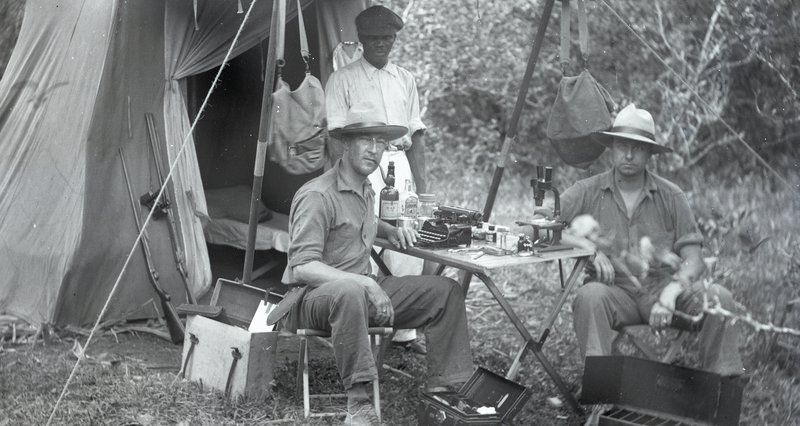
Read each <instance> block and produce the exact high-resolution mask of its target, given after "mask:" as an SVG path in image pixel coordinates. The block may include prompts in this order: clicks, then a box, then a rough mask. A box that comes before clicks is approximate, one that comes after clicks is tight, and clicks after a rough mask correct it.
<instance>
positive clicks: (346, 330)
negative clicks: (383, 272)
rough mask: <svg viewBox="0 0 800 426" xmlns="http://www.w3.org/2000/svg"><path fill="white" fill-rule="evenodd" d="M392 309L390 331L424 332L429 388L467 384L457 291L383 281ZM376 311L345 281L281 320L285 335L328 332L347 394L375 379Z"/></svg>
mask: <svg viewBox="0 0 800 426" xmlns="http://www.w3.org/2000/svg"><path fill="white" fill-rule="evenodd" d="M378 283H379V285H380V286H381V288H382V289H383V290H384V291H385V292H386V294H387V295H388V296H389V298H390V299H391V301H392V306H393V307H394V328H398V329H411V328H424V329H425V338H426V341H427V342H428V383H427V385H428V386H446V385H452V384H457V383H463V382H465V381H467V380H468V379H469V378H470V376H471V375H472V371H473V365H472V352H471V350H470V347H469V335H468V332H467V314H466V310H465V307H464V295H463V292H462V290H461V286H459V285H458V283H457V282H455V281H454V280H452V279H449V278H444V277H439V276H405V277H386V278H383V279H381V280H379V281H378ZM374 317H375V308H374V306H372V304H371V303H370V302H369V300H368V299H367V294H366V291H365V290H364V288H363V287H361V286H360V285H358V284H354V283H352V282H351V281H349V280H337V281H331V282H328V283H325V284H322V285H320V286H318V287H316V288H313V289H308V290H307V291H306V294H305V296H304V297H303V301H302V302H301V303H299V304H298V305H295V306H294V308H292V312H290V313H289V315H288V316H287V318H286V319H285V320H284V326H285V327H286V328H287V329H289V330H296V329H298V328H314V329H319V330H329V331H330V332H331V337H332V340H333V353H334V356H335V357H336V365H337V367H338V369H339V376H340V377H341V379H342V383H343V384H344V386H345V388H346V389H349V388H350V387H351V386H352V385H353V384H354V383H358V382H369V381H371V380H374V379H375V378H377V377H378V370H377V368H376V367H375V360H374V358H373V357H372V350H371V348H370V343H369V335H368V333H367V329H368V328H369V326H384V325H388V324H374V323H373V320H374Z"/></svg>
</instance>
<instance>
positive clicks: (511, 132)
mask: <svg viewBox="0 0 800 426" xmlns="http://www.w3.org/2000/svg"><path fill="white" fill-rule="evenodd" d="M554 3H555V0H547V3H545V5H544V13H542V20H541V22H540V23H539V29H538V31H537V32H536V38H534V40H533V48H532V49H531V54H530V56H529V57H528V65H527V67H526V68H525V75H524V76H523V77H522V84H521V85H520V87H519V92H518V94H517V103H516V105H515V106H514V113H513V114H512V115H511V121H510V122H509V123H508V129H507V130H506V134H505V136H503V148H502V150H501V151H500V162H499V163H498V164H497V167H496V168H495V170H494V176H493V177H492V184H491V186H490V187H489V195H488V196H487V197H486V204H485V205H484V207H483V220H484V221H488V220H489V217H490V216H491V215H492V208H493V207H494V200H495V198H496V197H497V190H498V189H499V188H500V180H501V179H503V171H504V170H505V168H506V161H508V154H509V152H511V145H512V144H513V142H514V139H516V138H517V124H518V123H519V116H520V115H521V114H522V107H523V106H525V98H526V97H527V96H528V87H530V84H531V77H532V75H533V69H534V68H535V67H536V60H537V59H538V58H539V51H540V50H542V42H544V35H545V32H546V31H547V23H548V22H549V21H550V15H552V13H553V4H554Z"/></svg>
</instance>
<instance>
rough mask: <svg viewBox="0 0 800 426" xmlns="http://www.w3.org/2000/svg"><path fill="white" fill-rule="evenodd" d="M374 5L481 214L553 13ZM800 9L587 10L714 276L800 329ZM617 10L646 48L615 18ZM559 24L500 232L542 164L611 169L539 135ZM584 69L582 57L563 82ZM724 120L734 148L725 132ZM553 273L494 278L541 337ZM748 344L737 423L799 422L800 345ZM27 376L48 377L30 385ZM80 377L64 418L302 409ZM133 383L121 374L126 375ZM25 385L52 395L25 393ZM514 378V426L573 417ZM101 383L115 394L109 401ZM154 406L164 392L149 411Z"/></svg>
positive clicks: (506, 195) (3, 7) (437, 169)
mask: <svg viewBox="0 0 800 426" xmlns="http://www.w3.org/2000/svg"><path fill="white" fill-rule="evenodd" d="M382 3H384V4H386V5H387V6H389V7H391V8H392V9H394V10H397V11H398V12H400V13H401V14H402V15H403V17H404V19H405V21H406V27H405V29H404V30H403V31H402V32H401V33H400V34H399V38H398V41H397V43H396V47H395V52H394V60H395V61H396V62H397V63H399V64H401V65H402V66H404V67H406V68H408V69H409V70H411V71H412V72H413V73H414V74H415V75H416V76H417V79H418V85H419V89H420V95H421V98H422V104H423V109H424V117H425V120H426V122H427V123H428V125H429V132H428V140H429V148H430V150H429V154H428V158H429V159H432V160H429V174H430V179H429V180H430V181H431V188H432V190H434V191H435V192H436V193H437V194H438V195H439V199H440V201H441V202H444V203H448V204H453V205H460V206H464V207H470V208H476V209H480V208H482V206H483V201H484V199H485V192H486V188H488V187H489V180H490V179H491V173H492V171H493V169H494V165H495V163H496V162H497V161H498V155H499V148H500V144H501V140H502V134H503V132H504V130H505V126H506V122H505V121H506V120H507V119H508V117H509V116H510V114H511V111H512V109H513V106H514V102H515V101H516V95H517V92H518V90H519V82H520V81H521V79H522V75H523V73H524V68H525V63H526V60H527V55H528V53H529V50H530V47H531V46H530V45H531V41H532V39H533V35H534V33H535V31H536V28H537V26H538V25H540V24H541V11H542V9H543V5H544V0H515V1H501V0H470V1H465V0H439V1H422V0H389V1H384V2H382ZM793 3H796V2H793V1H792V0H773V1H769V2H763V1H758V0H728V1H722V0H714V1H702V0H686V1H680V2H678V1H668V0H650V1H646V2H643V1H636V0H590V1H588V11H589V15H590V31H591V34H592V55H591V58H590V69H591V71H592V73H593V74H594V75H595V77H596V78H597V79H598V80H599V81H600V82H601V83H602V84H603V85H604V86H605V87H606V88H607V89H608V90H609V91H610V92H611V94H612V96H613V97H614V99H615V100H616V102H617V104H618V107H619V108H621V107H623V106H625V105H627V104H628V103H630V102H635V103H636V104H637V106H639V107H642V108H645V109H648V110H649V111H651V112H652V113H653V115H654V117H655V120H656V130H657V137H659V138H663V139H665V140H667V141H668V143H669V145H670V146H671V147H673V148H674V149H675V153H674V154H671V155H667V156H661V157H659V158H658V160H657V162H655V161H654V164H653V167H655V168H656V169H657V170H658V171H659V173H662V174H664V175H666V176H668V177H669V178H671V179H673V180H675V181H677V182H679V183H680V184H681V185H682V187H683V188H684V189H686V190H687V192H688V195H689V197H690V202H691V203H692V205H693V207H694V208H695V211H696V215H697V219H698V224H699V225H700V227H701V229H702V230H703V232H704V234H705V236H706V243H707V244H706V247H705V254H706V255H708V256H718V257H719V258H720V261H719V266H718V268H717V271H716V275H715V277H714V278H715V280H717V281H718V282H721V283H722V284H724V285H726V286H727V287H729V288H731V289H732V290H733V292H734V294H735V297H736V299H737V300H738V301H740V302H741V303H742V304H744V305H745V306H746V307H747V309H748V310H749V311H750V312H751V313H752V314H753V316H754V317H755V318H756V319H758V320H759V321H762V322H778V323H785V324H786V325H790V326H793V327H795V328H798V327H800V317H798V314H797V310H794V311H792V310H791V309H790V307H791V305H787V302H789V301H792V300H797V298H798V297H800V288H798V284H797V283H798V280H800V243H798V241H797V235H798V231H800V224H798V222H797V220H796V218H795V216H796V212H797V211H798V210H800V202H799V201H798V188H800V187H799V186H798V183H800V178H798V173H797V171H798V161H799V158H798V156H799V155H800V154H799V153H798V149H797V147H798V142H799V139H800V98H798V90H800V89H799V88H798V85H799V84H800V55H798V50H797V46H800V31H798V23H799V22H800V16H799V15H800V8H798V7H797V6H796V5H795V4H793ZM23 4H24V0H5V1H0V72H2V70H3V69H4V68H5V64H6V61H7V60H8V57H9V55H10V49H11V46H13V45H14V41H15V39H16V32H17V30H18V27H19V24H20V20H21V18H22V5H23ZM609 5H610V6H611V7H612V8H613V11H612V9H610V8H609V7H608V6H609ZM614 11H615V12H616V13H618V14H619V16H621V17H622V19H624V21H625V22H626V23H627V24H628V25H630V27H631V28H632V29H633V31H635V33H636V34H638V35H639V36H640V37H641V38H642V39H643V40H644V41H646V43H647V44H648V45H650V46H652V49H653V50H650V48H648V47H646V46H645V45H644V44H643V43H642V42H641V41H640V40H639V39H638V38H637V36H636V35H634V34H633V33H632V32H631V31H630V30H629V29H628V28H627V26H626V24H623V23H622V22H620V20H619V19H618V17H617V16H616V14H615V12H614ZM559 15H560V10H559V8H558V3H557V4H556V8H555V10H554V13H553V16H552V18H551V20H550V22H549V25H548V30H547V36H546V39H545V44H544V47H543V49H542V53H541V56H540V58H539V60H538V63H537V67H536V70H535V72H534V77H533V81H532V85H531V87H530V91H529V93H528V96H527V98H526V99H525V109H524V111H523V115H522V117H521V120H520V124H519V132H518V140H517V143H516V144H515V145H514V149H513V151H512V159H511V162H510V166H509V167H508V169H507V170H506V175H505V178H504V180H503V183H502V185H501V188H500V192H499V194H498V200H497V203H496V204H495V213H494V215H493V220H494V221H495V222H498V223H513V221H514V220H515V219H520V218H521V217H524V216H525V215H526V211H527V209H528V208H529V207H530V202H531V201H530V199H531V197H530V188H529V187H528V184H527V182H528V180H529V179H530V177H531V176H530V175H531V166H532V165H535V164H548V165H554V166H555V167H556V178H557V180H558V185H559V187H561V188H564V187H565V186H566V185H568V184H570V183H572V182H573V181H574V180H575V179H577V178H579V177H583V176H587V175H589V174H591V173H594V172H595V171H597V170H600V169H602V168H604V167H605V166H606V165H607V162H606V161H605V159H601V160H600V161H598V163H597V164H596V165H595V166H593V167H592V168H591V169H590V170H588V171H583V170H577V169H573V168H569V167H565V166H562V165H561V163H560V162H559V160H558V159H557V157H556V156H555V153H554V151H553V150H552V148H551V147H550V145H549V142H548V141H547V140H546V138H545V129H546V124H547V119H548V115H549V109H550V105H551V104H552V102H553V99H554V97H555V94H556V90H557V87H558V81H559V79H560V78H561V71H560V66H559V61H560V59H559V58H558V24H559ZM573 24H575V22H573ZM573 28H576V26H575V25H573ZM576 48H577V35H576V34H573V54H574V53H575V52H576V50H575V49H576ZM659 57H660V58H662V59H663V61H664V62H665V63H666V65H668V66H669V67H670V68H671V69H672V70H674V71H675V73H676V74H675V73H672V72H671V71H669V70H668V69H667V67H666V66H665V64H664V63H662V62H661V61H660V60H659ZM576 70H577V66H576V64H575V63H574V61H573V69H572V70H571V71H572V72H575V71H576ZM681 80H683V81H685V82H686V83H687V85H684V84H683V83H682V81H681ZM694 93H696V94H698V95H699V97H698V96H696V95H694ZM700 99H703V100H704V101H706V102H707V105H706V104H704V103H703V102H702V101H700ZM718 116H719V117H722V119H724V120H725V121H726V122H727V123H729V124H730V125H731V126H732V127H733V128H734V130H735V132H736V134H737V135H734V134H733V133H731V132H730V131H728V130H727V129H726V128H725V126H724V125H723V124H722V122H721V120H720V119H719V117H718ZM738 136H741V138H742V139H744V140H745V141H746V142H747V143H748V144H750V146H751V147H752V148H753V149H754V150H755V151H756V152H758V153H759V154H760V155H762V156H764V158H765V159H766V160H767V162H768V163H769V164H770V165H771V166H772V167H773V168H775V170H777V172H778V173H780V174H781V175H782V176H784V177H785V178H786V179H787V180H788V182H789V184H790V187H786V186H784V185H782V184H780V183H779V182H778V181H777V180H776V179H775V178H774V176H773V175H771V174H770V173H769V172H767V171H766V170H765V168H764V167H763V166H761V165H759V164H758V163H757V161H756V160H755V158H754V156H753V155H751V154H750V153H749V152H748V150H746V149H745V147H744V146H743V145H742V143H741V141H739V140H738ZM0 143H2V141H0ZM765 238H766V240H764V239H765ZM762 240H764V241H762ZM759 243H761V244H759ZM554 274H556V272H555V270H554V269H552V268H551V269H550V270H546V271H542V270H538V269H537V270H533V269H525V270H519V271H504V272H503V273H502V274H501V275H499V276H498V277H496V281H497V282H498V285H500V287H501V289H502V290H503V292H504V293H505V294H506V295H507V296H508V298H509V300H510V302H511V303H512V305H513V306H514V307H515V310H517V311H518V312H522V313H524V314H525V315H523V316H524V321H526V323H527V324H528V325H529V326H530V327H531V328H532V329H535V328H536V327H537V326H538V324H540V322H541V321H542V320H543V319H544V317H545V316H546V307H548V306H549V304H551V303H552V302H553V300H555V298H556V297H557V294H558V290H557V287H556V286H553V285H550V284H552V279H553V276H554ZM467 306H468V310H469V314H470V326H471V332H472V334H473V335H474V336H480V338H479V339H473V342H472V343H473V352H474V353H475V354H476V358H477V361H478V363H479V364H481V365H484V366H487V367H489V368H490V369H492V370H495V371H502V370H504V369H505V368H507V366H508V363H509V362H510V358H509V354H513V353H514V351H515V350H516V348H517V347H518V344H519V342H518V338H517V336H516V334H515V331H514V330H513V329H512V328H511V327H510V326H509V325H508V323H507V321H506V320H505V319H504V317H503V316H502V313H501V312H500V311H499V310H497V309H496V306H495V304H494V302H492V300H491V298H490V296H488V294H487V293H486V291H485V289H483V288H482V287H481V286H480V285H477V284H476V285H473V286H472V290H471V292H470V297H469V298H468V300H467ZM570 324H571V317H570V313H569V309H565V310H563V311H562V313H561V315H560V316H559V318H558V322H557V328H558V333H554V334H553V335H552V336H551V337H550V340H548V345H547V347H546V348H545V352H546V353H547V355H548V356H549V357H550V359H551V360H554V361H555V363H556V368H557V369H559V371H562V372H563V373H564V374H565V376H566V378H567V379H568V380H569V381H571V382H573V383H574V382H576V381H577V380H579V378H580V360H579V357H578V355H577V353H576V352H577V351H576V346H575V341H574V335H573V334H572V332H571V330H570ZM742 331H743V352H744V354H745V365H746V367H747V369H748V375H749V382H748V387H747V388H746V391H745V401H744V403H743V408H742V424H758V425H761V424H798V423H800V420H798V414H800V413H798V410H800V408H799V407H800V392H799V391H800V383H798V369H797V365H798V364H797V356H798V355H797V352H793V351H791V350H787V349H785V348H786V347H791V346H798V344H799V343H800V342H798V339H796V338H791V337H787V336H781V337H777V336H776V335H774V334H771V333H764V332H757V331H754V330H753V329H752V328H749V327H746V326H743V327H742ZM781 343H783V345H781ZM0 348H2V346H0ZM51 349H57V350H51V352H52V354H51V355H52V357H54V358H57V361H58V362H53V363H50V362H47V360H48V359H49V358H48V359H45V358H44V355H42V353H41V352H37V354H38V356H40V357H43V359H45V362H39V361H37V355H33V356H27V350H31V351H35V350H36V348H27V349H26V351H25V352H24V355H23V353H21V354H20V355H21V357H20V360H19V362H20V363H21V365H22V364H24V366H25V368H24V369H20V370H19V371H18V372H17V371H15V370H12V369H10V367H9V365H11V362H9V363H4V364H3V367H4V370H3V371H2V372H1V373H2V374H3V378H6V379H8V380H7V381H5V380H0V395H2V396H3V398H0V400H3V401H5V403H6V404H8V405H7V406H5V407H2V408H4V409H3V410H0V413H12V414H7V415H10V417H7V418H6V419H5V420H4V419H3V418H2V416H0V424H5V423H6V422H8V421H9V419H13V420H14V422H15V423H42V421H43V419H44V418H46V414H48V412H47V410H48V407H49V406H50V404H51V403H52V401H53V400H54V397H55V395H54V393H55V391H53V389H56V388H58V387H59V386H60V385H61V384H62V383H63V379H64V378H65V377H66V374H67V372H68V368H69V367H70V366H71V360H69V359H67V357H65V356H64V352H63V351H60V350H58V348H51ZM2 354H3V353H2V352H1V351H0V355H2ZM6 359H8V358H6ZM14 362H17V361H14ZM401 362H408V360H406V359H403V360H402V361H401ZM410 364H411V365H410V367H409V368H410V369H411V370H410V371H414V372H415V374H416V373H417V372H418V373H419V374H418V375H417V376H415V378H414V380H404V379H397V378H396V377H394V376H392V375H390V376H388V379H387V381H388V383H387V384H386V385H385V386H384V387H383V388H384V392H385V393H384V401H385V403H386V405H387V413H388V414H387V417H389V418H391V419H394V421H392V422H391V423H393V424H404V423H407V422H410V421H412V419H413V416H414V413H413V403H414V401H413V395H414V389H415V388H416V387H417V386H418V385H419V384H420V383H419V382H420V381H421V380H422V379H423V378H424V376H423V374H424V366H423V365H421V364H422V363H420V362H416V363H414V362H410ZM42 365H47V366H53V368H58V372H57V373H52V372H50V371H48V370H46V369H43V368H42ZM392 365H396V364H392ZM292 368H293V367H292V366H291V365H290V366H287V367H286V371H285V372H281V373H282V374H284V376H285V378H286V380H284V381H283V382H286V383H289V384H291V380H292V379H291V377H292V374H293V371H294V370H293V369H292ZM30 371H34V372H39V373H41V374H40V376H37V377H34V378H28V376H29V374H28V372H30ZM17 373H18V374H17ZM51 373H52V374H51ZM83 374H84V376H83V377H85V378H86V379H85V380H84V381H83V382H81V386H80V387H78V388H77V389H76V390H75V391H74V398H73V400H71V401H70V402H69V403H68V405H67V407H66V408H64V410H63V412H62V414H61V415H62V416H64V417H63V419H64V422H65V423H73V424H79V423H87V424H88V423H92V422H101V423H102V422H111V423H123V421H124V420H125V419H132V417H131V416H132V415H131V414H130V413H131V412H135V413H137V414H136V415H149V416H154V417H155V418H156V419H161V420H163V421H168V422H179V421H182V420H184V419H186V420H187V421H188V422H189V423H195V424H223V423H225V424H234V423H236V424H258V423H262V422H263V421H264V419H277V418H281V417H285V416H286V415H291V416H296V415H298V410H299V408H298V405H297V402H296V401H295V400H294V399H293V397H292V396H291V395H292V393H293V390H291V389H287V390H281V389H280V388H279V389H278V392H277V393H276V397H275V399H273V400H271V401H269V402H267V403H266V404H264V403H263V402H262V401H244V402H241V401H240V402H237V403H235V404H233V405H232V406H231V405H229V404H227V403H225V402H223V401H222V400H221V398H216V399H209V398H205V399H204V397H203V395H204V393H203V392H202V390H199V391H198V390H197V389H194V388H192V387H191V386H189V385H186V384H183V385H181V386H180V388H178V390H177V391H176V390H175V388H174V387H173V385H172V384H170V383H169V382H172V380H173V377H172V376H169V377H167V378H164V377H163V376H153V375H147V374H145V373H141V375H142V377H143V378H142V379H141V381H137V382H136V383H135V386H134V385H131V386H132V387H131V389H127V390H126V389H120V387H124V386H126V385H125V384H126V383H128V380H121V379H120V377H123V375H122V373H120V372H119V371H116V372H114V371H110V372H109V371H105V370H103V371H102V374H101V375H102V376H103V377H105V376H108V377H106V378H105V379H103V380H99V379H98V380H96V384H95V378H94V376H93V375H95V374H99V373H96V372H94V371H93V370H92V368H87V370H86V372H85V373H83ZM17 376H19V378H17ZM124 376H125V377H127V376H128V372H127V367H126V369H125V374H124ZM106 379H107V380H106ZM27 380H32V381H31V382H30V383H39V382H41V383H42V384H41V385H40V386H38V387H37V386H31V385H29V382H26V381H27ZM520 381H522V382H524V383H526V384H534V385H533V386H532V389H533V391H534V396H533V398H532V400H531V402H530V403H529V404H527V405H526V408H525V410H524V412H523V413H521V414H520V416H519V418H518V421H519V423H520V424H553V423H556V422H557V423H560V424H572V423H574V422H575V421H576V420H578V419H576V418H575V417H574V416H571V415H570V414H569V413H568V412H567V410H566V409H559V408H557V407H553V406H551V405H549V404H548V403H547V402H546V398H547V397H550V396H554V395H556V392H555V390H554V388H553V386H552V383H550V381H549V380H548V379H547V377H546V376H544V375H543V373H542V371H541V370H540V369H537V368H533V367H532V366H531V367H530V368H525V369H523V376H522V377H521V378H520ZM106 382H108V385H107V386H106V385H103V386H106V387H102V388H101V387H100V386H101V384H102V383H106ZM284 384H285V383H284ZM92 386H97V387H92ZM287 386H288V385H287ZM331 387H332V388H335V387H336V384H335V383H334V384H333V385H331ZM89 393H91V394H89ZM84 394H86V395H84ZM162 394H165V395H167V397H166V398H158V399H154V398H151V399H149V400H148V399H146V397H147V396H148V395H162ZM170 398H171V399H170ZM31 401H36V403H35V404H34V403H30V402H31ZM87 401H92V402H91V403H89V402H87ZM120 401H123V403H120ZM92 404H95V405H97V406H96V407H95V405H92ZM0 406H2V405H0ZM87 410H90V411H92V415H91V416H88V417H87V416H84V415H83V414H81V413H84V412H85V411H87ZM173 413H174V414H173ZM286 413H289V414H286ZM43 416H44V417H43ZM133 418H135V419H137V420H138V421H139V423H142V424H149V423H147V422H143V421H141V420H139V418H138V417H133ZM155 423H158V421H155Z"/></svg>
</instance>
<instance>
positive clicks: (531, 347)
mask: <svg viewBox="0 0 800 426" xmlns="http://www.w3.org/2000/svg"><path fill="white" fill-rule="evenodd" d="M375 245H376V246H378V247H380V248H382V249H386V250H394V251H398V252H401V253H404V254H407V255H409V256H414V257H418V258H420V259H425V260H430V261H433V262H436V263H438V264H440V265H441V266H440V268H439V271H438V273H441V271H442V270H443V269H444V267H446V266H451V267H454V268H458V269H461V270H462V271H464V272H466V276H465V278H464V280H463V282H462V283H461V284H462V286H463V287H464V295H465V296H466V294H467V291H468V290H469V283H470V281H471V280H472V275H475V276H476V277H478V278H479V279H480V280H481V282H483V284H484V285H486V288H487V289H489V292H490V293H491V294H492V296H493V297H494V298H495V300H497V303H499V304H500V307H501V308H502V309H503V311H504V312H505V313H506V315H507V316H508V318H509V319H510V320H511V322H512V323H513V324H514V327H516V329H517V331H518V332H519V333H520V335H522V338H523V339H524V340H525V343H524V345H523V346H522V347H521V348H520V350H519V351H518V352H517V355H516V357H515V358H514V361H513V362H512V364H511V367H510V368H509V370H508V372H506V378H508V379H509V380H514V378H515V377H516V376H517V374H518V373H519V369H520V365H521V362H522V360H523V359H524V357H525V354H526V353H527V352H528V351H531V352H533V355H534V356H535V357H536V359H537V360H538V361H539V364H540V365H541V366H542V368H544V370H545V372H547V374H548V375H549V376H550V378H552V379H553V382H555V384H556V387H558V390H559V391H560V392H561V394H562V395H563V396H564V398H565V399H566V400H567V402H568V403H569V405H570V406H571V407H572V409H573V410H575V411H576V412H578V413H583V408H582V407H581V405H580V404H579V403H578V401H577V399H575V395H573V394H572V392H570V390H569V388H568V387H567V385H566V384H565V383H564V380H563V379H562V378H561V376H560V375H559V374H558V372H557V371H556V370H555V368H553V366H552V364H551V363H550V361H549V360H548V359H547V358H546V357H545V355H544V353H542V347H543V346H544V342H545V341H546V340H547V337H548V336H549V335H550V330H551V328H552V326H553V324H554V323H555V321H556V318H557V317H558V313H559V312H560V311H561V308H562V307H563V306H564V303H565V302H566V300H567V296H569V294H570V293H571V292H572V290H573V289H574V288H575V287H576V286H577V285H578V276H579V275H580V272H581V271H582V270H583V268H584V266H586V262H588V260H589V257H590V256H592V255H593V254H594V252H593V251H591V250H586V249H579V248H570V249H566V250H558V251H547V252H543V253H539V254H536V255H533V256H517V255H507V256H492V255H488V254H486V255H483V256H481V257H479V258H473V257H476V256H474V253H468V252H466V253H465V252H458V251H448V249H424V248H419V247H410V248H408V249H406V250H401V249H397V248H396V247H395V246H394V245H393V244H391V243H390V242H389V241H388V240H386V239H384V238H377V239H376V240H375ZM372 257H373V259H374V260H375V262H376V263H377V264H378V267H380V268H381V270H383V271H384V272H386V271H388V269H387V268H386V265H385V264H384V263H383V260H382V259H381V258H380V256H378V254H377V253H376V252H375V251H373V252H372ZM568 259H575V265H574V266H573V267H572V272H570V274H569V276H568V278H567V280H566V281H564V277H563V274H562V275H561V286H562V292H561V295H560V296H559V298H558V302H557V303H556V304H555V306H554V307H553V309H552V311H551V312H550V314H549V316H548V317H547V320H546V321H545V322H544V324H543V326H544V327H543V328H542V332H541V334H539V338H538V339H534V337H533V336H532V335H531V333H530V332H529V331H528V329H527V328H526V327H525V324H524V323H523V322H522V321H521V320H520V318H519V316H517V314H516V313H515V312H514V310H513V309H512V307H511V305H510V304H509V303H508V301H507V300H506V298H505V297H504V296H503V293H502V292H501V291H500V289H499V288H497V285H496V284H495V283H494V281H493V280H492V278H491V274H492V272H493V271H497V270H500V269H503V268H508V267H512V266H519V265H530V264H539V263H545V262H552V261H559V262H561V261H564V260H568ZM559 266H561V265H559Z"/></svg>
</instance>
